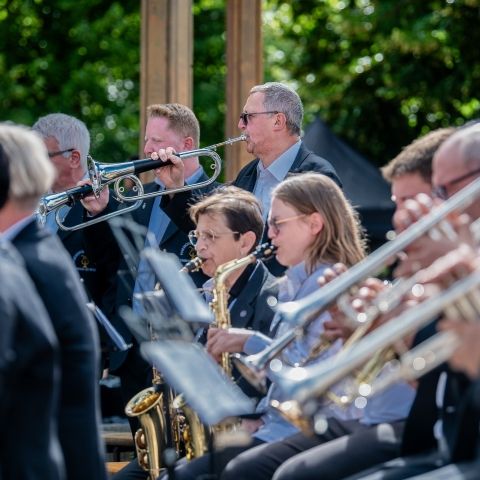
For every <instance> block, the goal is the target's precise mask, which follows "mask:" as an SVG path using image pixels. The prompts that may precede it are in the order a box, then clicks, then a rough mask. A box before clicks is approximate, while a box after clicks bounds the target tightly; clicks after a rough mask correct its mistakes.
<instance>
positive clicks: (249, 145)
mask: <svg viewBox="0 0 480 480" xmlns="http://www.w3.org/2000/svg"><path fill="white" fill-rule="evenodd" d="M302 121H303V105H302V101H301V99H300V97H299V96H298V94H297V93H296V92H295V91H294V90H293V89H292V88H290V87H288V86H287V85H284V84H282V83H277V82H269V83H265V84H263V85H256V86H254V87H253V88H252V89H251V90H250V93H249V96H248V98H247V100H246V102H245V106H244V109H243V113H242V114H241V115H240V120H239V122H238V128H239V129H240V130H241V131H242V133H243V134H244V135H246V137H247V140H246V149H247V152H248V153H250V154H252V155H254V156H255V157H256V158H255V160H252V161H251V162H250V163H248V164H247V165H246V166H245V167H244V168H243V169H242V170H241V171H240V172H239V174H238V175H237V177H236V179H235V180H234V181H233V184H234V185H235V186H237V187H240V188H243V189H245V190H247V191H249V192H252V193H253V194H254V195H255V196H256V197H257V199H258V200H259V202H260V204H261V205H262V211H263V216H264V219H266V218H267V215H268V212H269V210H270V196H271V195H270V194H271V191H272V189H273V188H274V187H275V186H276V185H278V184H279V183H280V182H281V181H282V180H283V179H285V178H286V177H287V175H288V174H289V173H298V172H308V171H315V172H319V173H322V174H324V175H326V176H328V177H330V178H332V179H333V180H334V181H335V182H336V183H337V184H338V185H340V186H341V182H340V180H339V178H338V176H337V173H336V172H335V169H334V168H333V166H332V165H331V164H330V163H329V162H328V161H327V160H325V159H324V158H321V157H319V156H318V155H316V154H314V153H313V152H311V151H310V150H308V149H307V148H306V147H305V145H304V144H303V142H302V139H301V130H302ZM161 158H162V156H161ZM165 158H166V157H165ZM172 160H174V159H172ZM174 163H175V166H174V167H171V169H170V171H171V172H172V178H175V180H176V181H177V185H178V186H180V185H183V176H182V175H181V167H182V166H181V162H180V161H179V160H174ZM178 169H180V174H178V171H177V172H173V171H174V170H178ZM164 202H165V210H166V211H167V212H168V214H169V215H170V217H171V218H172V219H174V221H175V222H176V223H177V225H179V226H180V227H181V228H183V229H184V230H185V231H188V230H190V229H191V228H192V225H191V223H189V222H188V219H187V218H185V217H184V218H183V219H182V218H179V214H178V212H183V211H185V205H186V204H188V203H192V200H191V195H190V194H189V193H188V192H184V193H179V194H176V195H174V196H173V198H170V199H168V198H165V199H164ZM266 232H267V229H266V228H265V237H266ZM264 241H266V238H264ZM268 268H269V270H270V271H271V272H272V273H274V274H275V275H280V274H281V273H282V272H283V270H284V268H282V267H281V266H280V265H278V263H277V262H270V263H269V264H268Z"/></svg>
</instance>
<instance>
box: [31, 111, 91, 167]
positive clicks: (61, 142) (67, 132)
mask: <svg viewBox="0 0 480 480" xmlns="http://www.w3.org/2000/svg"><path fill="white" fill-rule="evenodd" d="M32 128H33V130H35V131H36V132H38V133H39V134H40V135H41V136H42V137H43V138H44V139H45V138H48V137H53V138H55V140H57V142H58V148H59V150H68V149H69V148H74V149H75V150H78V151H79V152H80V162H81V164H82V167H83V170H84V171H86V170H87V155H88V152H89V150H90V133H89V132H88V129H87V127H86V125H85V124H84V123H83V122H82V121H81V120H79V119H78V118H75V117H72V116H71V115H65V114H64V113H50V114H49V115H45V116H44V117H40V118H39V119H38V120H37V121H36V122H35V124H34V125H33V127H32ZM68 155H69V154H68V152H66V153H64V154H63V156H64V157H67V156H68Z"/></svg>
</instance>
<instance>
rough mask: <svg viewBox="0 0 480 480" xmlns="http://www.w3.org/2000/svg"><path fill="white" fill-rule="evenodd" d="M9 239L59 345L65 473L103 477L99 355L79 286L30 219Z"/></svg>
mask: <svg viewBox="0 0 480 480" xmlns="http://www.w3.org/2000/svg"><path fill="white" fill-rule="evenodd" d="M12 243H13V245H14V246H15V247H16V248H17V250H18V251H19V252H20V255H21V256H22V257H23V260H24V261H25V265H26V269H27V271H28V273H29V275H30V277H31V278H32V280H33V283H34V284H35V287H36V288H37V291H38V293H39V295H40V298H41V299H42V301H43V303H44V305H45V307H46V309H47V312H48V314H49V316H50V318H51V320H52V324H53V328H54V329H55V333H56V335H57V338H58V341H59V344H60V359H61V368H62V376H61V392H60V406H59V411H58V418H59V437H60V444H61V446H62V450H63V455H64V458H65V464H66V469H67V477H68V479H69V480H75V479H78V480H80V479H85V478H88V479H90V480H96V479H101V480H104V479H105V478H106V472H105V463H104V455H103V443H102V441H101V439H100V435H99V430H98V426H99V425H100V405H99V386H98V372H99V361H100V353H99V346H98V334H97V330H96V325H95V321H94V319H93V318H92V316H91V315H90V313H89V312H88V310H87V307H86V302H87V297H86V295H85V291H84V288H83V286H82V284H81V282H80V279H79V277H78V274H77V272H76V271H75V267H74V265H73V263H72V260H71V258H70V257H69V255H68V253H67V252H66V250H65V249H64V248H63V246H62V244H61V242H60V240H59V239H58V238H57V237H56V236H54V235H51V234H50V233H49V232H47V231H46V230H45V229H44V228H41V227H39V226H38V225H37V224H36V222H35V221H32V222H30V223H29V224H28V225H26V226H25V227H24V228H23V229H22V230H21V231H20V232H19V233H18V234H17V236H16V237H15V238H13V239H12Z"/></svg>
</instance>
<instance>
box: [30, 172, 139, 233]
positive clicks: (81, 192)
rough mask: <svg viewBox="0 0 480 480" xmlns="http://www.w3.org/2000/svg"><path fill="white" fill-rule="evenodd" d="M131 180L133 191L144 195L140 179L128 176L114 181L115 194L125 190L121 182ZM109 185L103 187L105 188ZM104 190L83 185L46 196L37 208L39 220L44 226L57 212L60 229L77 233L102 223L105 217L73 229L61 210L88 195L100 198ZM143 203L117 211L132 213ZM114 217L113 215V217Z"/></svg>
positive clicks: (56, 219)
mask: <svg viewBox="0 0 480 480" xmlns="http://www.w3.org/2000/svg"><path fill="white" fill-rule="evenodd" d="M127 178H129V179H130V180H131V181H132V182H133V184H134V187H133V190H134V191H138V192H140V193H139V194H140V195H142V194H143V184H142V182H141V181H140V179H139V178H138V177H135V176H134V175H126V176H123V177H118V178H116V179H114V180H112V181H114V182H115V184H114V192H118V191H121V190H122V189H123V186H121V182H122V181H123V180H125V179H127ZM106 185H107V184H105V185H103V187H105V186H106ZM103 187H102V188H103ZM102 188H100V189H98V190H95V189H94V188H93V186H92V185H82V186H80V187H73V188H70V189H68V190H65V191H64V192H59V193H52V194H50V195H45V196H44V197H42V198H41V199H40V203H39V205H38V207H37V211H36V215H37V218H38V220H39V222H40V223H41V224H42V225H43V224H45V221H46V218H47V215H48V214H49V213H50V212H53V211H55V210H56V213H55V221H56V222H57V225H58V228H60V229H61V230H64V231H75V230H79V229H81V228H85V227H87V226H89V225H93V224H95V223H98V222H101V221H103V220H105V217H99V218H97V219H94V220H89V221H87V222H84V223H82V224H80V225H75V226H73V227H67V226H66V225H65V224H64V223H63V219H62V218H61V210H60V208H61V207H63V206H69V207H71V206H72V205H74V204H75V202H77V201H78V200H81V199H82V198H85V197H86V196H88V195H91V194H92V193H93V194H94V195H95V196H96V197H98V195H99V194H100V191H101V190H102ZM117 199H118V201H119V203H123V201H122V200H121V199H120V198H119V197H118V196H117ZM142 203H143V201H142V200H141V199H140V200H137V201H135V203H133V204H132V205H130V206H128V207H125V208H122V209H121V210H118V211H117V213H116V214H117V215H120V214H124V213H127V212H131V211H133V210H136V209H137V208H139V207H140V205H141V204H142ZM112 216H113V215H112Z"/></svg>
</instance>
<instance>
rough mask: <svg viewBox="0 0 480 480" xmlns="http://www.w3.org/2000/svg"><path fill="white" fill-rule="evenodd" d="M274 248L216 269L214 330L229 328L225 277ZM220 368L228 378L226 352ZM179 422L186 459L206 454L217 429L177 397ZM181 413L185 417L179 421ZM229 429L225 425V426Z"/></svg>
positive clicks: (262, 247)
mask: <svg viewBox="0 0 480 480" xmlns="http://www.w3.org/2000/svg"><path fill="white" fill-rule="evenodd" d="M273 252H274V247H272V246H271V245H269V244H268V243H264V244H262V245H259V246H258V247H257V248H256V249H255V251H254V252H252V253H251V254H249V255H247V256H246V257H243V258H240V259H235V260H232V261H230V262H227V263H224V264H223V265H220V266H219V267H218V268H217V271H216V272H215V277H214V289H213V300H212V302H211V304H210V306H211V308H212V310H213V312H214V316H215V320H216V325H217V327H218V328H224V329H227V328H230V325H231V322H230V312H229V311H228V291H227V287H226V284H225V281H226V279H227V278H228V276H229V275H230V274H231V273H232V272H234V271H235V270H238V269H240V268H243V267H245V266H246V265H248V264H250V263H253V262H255V261H256V260H258V259H262V258H268V257H270V256H271V255H273ZM221 367H222V369H223V371H224V372H225V374H226V375H227V376H228V377H231V376H232V366H231V363H230V358H229V354H228V353H224V354H223V355H222V360H221ZM173 405H174V407H175V409H176V410H177V412H178V414H179V419H180V421H181V431H182V438H183V441H184V445H185V456H186V458H187V460H191V459H192V458H197V457H199V456H201V455H203V454H204V453H206V452H207V451H208V445H209V443H210V438H211V435H212V434H213V433H217V432H219V431H220V430H221V427H219V426H217V427H214V428H212V429H210V428H208V427H207V426H205V425H204V424H203V423H202V422H201V420H200V418H199V417H198V415H197V413H196V412H195V411H194V410H193V409H192V408H190V406H189V405H188V404H187V403H186V402H185V399H184V397H183V395H178V396H177V397H176V398H175V400H174V403H173ZM182 413H183V415H184V416H185V418H184V419H182ZM227 428H229V426H228V427H227Z"/></svg>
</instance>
